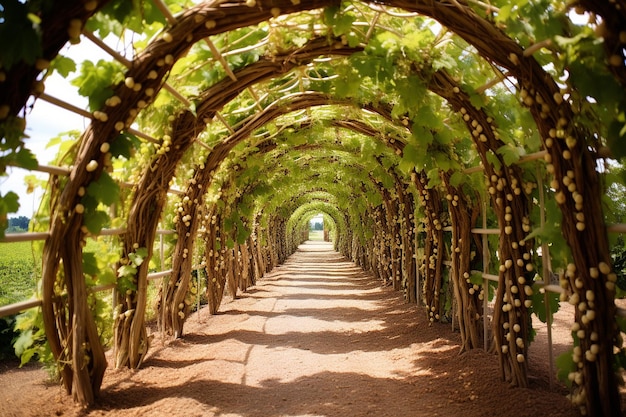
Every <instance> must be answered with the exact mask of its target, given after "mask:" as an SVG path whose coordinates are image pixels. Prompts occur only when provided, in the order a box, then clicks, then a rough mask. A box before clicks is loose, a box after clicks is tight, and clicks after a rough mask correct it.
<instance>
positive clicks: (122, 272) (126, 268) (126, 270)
mask: <svg viewBox="0 0 626 417" xmlns="http://www.w3.org/2000/svg"><path fill="white" fill-rule="evenodd" d="M136 273H137V268H135V267H134V266H133V265H122V266H120V267H119V268H118V269H117V274H118V275H119V276H120V277H131V276H133V277H134V276H135V274H136Z"/></svg>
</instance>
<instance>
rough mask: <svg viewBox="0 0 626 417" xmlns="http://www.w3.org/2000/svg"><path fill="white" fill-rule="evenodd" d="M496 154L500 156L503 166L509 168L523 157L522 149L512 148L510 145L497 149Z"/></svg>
mask: <svg viewBox="0 0 626 417" xmlns="http://www.w3.org/2000/svg"><path fill="white" fill-rule="evenodd" d="M497 152H498V153H499V154H500V155H502V160H503V161H504V164H505V165H507V166H509V165H512V164H513V163H515V162H517V161H519V159H520V157H521V156H523V155H524V153H525V152H524V148H521V147H514V146H510V145H504V146H501V147H500V148H498V150H497Z"/></svg>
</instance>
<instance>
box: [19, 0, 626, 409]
mask: <svg viewBox="0 0 626 417" xmlns="http://www.w3.org/2000/svg"><path fill="white" fill-rule="evenodd" d="M275 3H276V5H277V7H278V3H280V2H275ZM303 3H304V2H303ZM393 5H396V6H399V7H403V8H406V9H407V10H413V11H417V12H420V13H424V14H426V15H430V16H433V17H436V18H437V19H438V20H440V21H441V22H442V23H443V24H444V25H445V26H447V27H448V28H451V29H452V30H453V31H455V32H456V33H458V34H459V35H460V36H462V37H464V38H465V39H466V40H468V41H469V42H470V43H471V44H472V45H474V46H475V47H476V48H477V49H478V50H479V51H480V52H481V53H482V54H483V56H484V57H486V58H488V59H490V60H493V61H494V62H496V63H497V64H499V65H501V66H502V67H505V68H507V69H508V71H509V74H512V75H517V78H518V80H520V84H521V85H522V86H523V87H524V89H525V91H529V92H531V95H534V96H536V95H537V93H538V94H539V97H542V99H541V100H542V101H543V102H544V103H546V102H547V103H548V107H549V109H548V110H551V111H550V112H545V111H543V109H540V108H539V106H535V107H533V108H532V109H531V111H532V112H533V116H535V119H536V120H537V121H538V126H539V127H540V131H541V133H542V138H544V144H545V146H546V147H547V148H549V152H550V157H549V159H550V161H549V162H552V166H553V167H554V173H555V181H556V184H561V183H563V182H564V179H565V177H566V176H567V177H568V178H569V176H568V175H567V174H568V173H569V172H572V173H573V175H574V183H575V184H577V185H578V187H577V189H576V190H575V191H574V192H570V191H569V190H568V192H564V193H563V194H557V195H558V196H559V197H557V198H558V200H559V202H560V204H561V205H562V208H563V211H564V214H565V217H564V221H563V228H564V234H565V235H566V238H567V239H568V242H569V243H570V246H571V247H572V248H573V253H574V259H575V262H576V269H575V270H576V271H578V272H577V273H576V274H574V272H573V271H574V269H573V268H570V269H569V272H570V278H571V281H572V285H571V287H572V288H573V289H574V291H575V293H576V294H577V295H578V297H579V298H580V297H583V296H584V297H586V294H587V293H586V291H588V290H590V291H592V292H593V293H594V294H599V295H595V296H594V297H599V298H598V299H597V300H598V301H597V302H598V304H599V303H600V301H602V303H603V304H605V305H607V306H609V308H608V312H607V317H608V318H609V320H608V321H609V322H611V320H612V317H613V315H614V311H613V310H614V308H611V307H610V306H612V298H611V295H612V292H611V290H610V288H608V291H607V290H605V287H607V286H608V287H610V285H608V283H612V282H613V280H612V277H614V276H613V275H612V274H611V272H610V271H607V270H606V267H605V265H608V264H609V263H610V262H609V258H608V255H607V254H608V249H607V244H606V241H607V239H606V232H605V228H604V226H603V224H602V219H601V216H600V214H601V209H600V207H599V198H598V193H599V190H600V187H599V182H598V180H597V179H598V174H597V172H596V171H595V162H594V160H593V155H592V154H591V153H590V152H589V150H588V149H587V148H586V147H585V145H584V142H585V141H584V140H583V139H584V138H585V137H591V136H590V135H587V134H586V132H585V131H584V127H580V126H578V127H573V128H571V129H570V126H565V125H564V126H559V125H560V124H562V122H561V118H563V120H565V122H567V120H571V116H572V114H571V112H570V110H568V105H567V104H565V103H558V101H559V100H557V99H556V98H554V97H558V96H556V93H557V92H558V91H557V90H558V89H557V86H556V84H555V83H554V82H553V81H552V78H549V77H547V76H545V73H544V72H543V71H542V70H541V68H540V67H539V65H538V64H537V63H536V62H535V61H534V60H533V59H532V58H531V56H530V55H529V54H524V52H523V51H522V50H521V48H520V47H519V46H518V44H517V43H515V42H513V41H512V40H510V39H508V38H507V37H506V36H505V35H504V34H503V33H501V32H499V31H497V30H496V29H495V27H494V26H493V25H492V24H491V23H490V22H488V21H486V20H483V19H480V18H479V17H478V16H477V15H476V14H475V13H473V12H472V11H471V10H470V9H469V8H468V6H465V5H458V7H456V8H451V7H448V5H445V6H444V5H442V4H439V3H429V4H426V2H424V3H420V4H417V5H415V4H404V3H402V2H399V3H398V2H393ZM287 6H288V4H287ZM303 6H304V7H308V5H303ZM444 7H445V8H444ZM287 9H289V7H287V8H285V9H282V8H281V11H289V10H287ZM295 9H296V8H292V9H290V10H295ZM297 9H299V8H297ZM242 10H243V8H242ZM262 14H263V17H260V18H267V17H269V13H268V12H267V10H266V11H265V12H263V13H262ZM605 15H606V13H605ZM616 15H617V16H618V17H619V16H620V14H619V13H618V14H616ZM184 18H185V19H187V18H188V15H185V16H184ZM181 20H184V19H181ZM611 21H612V22H614V21H615V20H613V19H611ZM186 23H191V20H190V19H189V20H186ZM196 23H202V22H201V21H200V22H196ZM220 23H221V22H220ZM476 27H479V28H480V29H481V30H479V31H477V32H472V33H469V29H468V28H476ZM611 27H615V25H614V24H613V25H611ZM477 34H479V35H477ZM486 34H488V35H487V36H486ZM486 39H489V42H487V41H486ZM158 43H159V42H157V44H158ZM161 46H163V45H161ZM166 56H167V55H166ZM172 56H173V58H176V57H177V56H178V55H172ZM166 70H167V68H164V69H163V70H162V71H161V70H159V71H157V75H158V76H159V75H161V76H162V75H163V74H164V73H165V71H166ZM138 79H139V78H138ZM159 80H160V78H159ZM539 84H541V85H539ZM155 85H156V82H155ZM11 110H14V111H17V110H15V109H13V108H12V109H11ZM96 125H98V123H96ZM558 127H561V128H563V127H568V129H570V130H569V131H568V129H557V128H558ZM552 129H555V130H554V135H555V136H557V137H556V138H552V137H551V132H552ZM559 130H563V133H571V135H568V136H566V137H565V138H568V139H569V138H573V140H572V139H570V140H568V141H558V140H553V139H561V138H559V137H558V136H561V135H557V133H558V131H559ZM104 136H106V135H103V137H104ZM551 139H552V140H551ZM87 142H88V141H85V142H83V143H87ZM563 142H566V143H565V145H564V143H563ZM102 143H104V142H103V140H102V141H101V140H97V141H95V143H92V144H89V149H83V151H85V152H83V151H81V152H80V154H79V157H78V158H77V162H78V165H77V168H76V170H75V171H74V172H75V173H80V172H82V171H81V170H82V169H85V168H86V166H87V164H88V163H90V162H91V161H92V160H96V161H98V158H93V156H97V155H99V154H98V152H97V150H98V148H99V146H98V145H101V144H102ZM570 144H571V145H572V146H570ZM565 147H568V148H569V147H571V149H565ZM565 151H567V152H569V153H567V155H569V157H568V158H565ZM562 158H563V159H562ZM581 160H582V161H583V162H584V163H583V164H581V165H574V164H573V162H572V161H581ZM557 161H558V162H559V163H557ZM100 165H102V164H100ZM88 172H92V171H88ZM97 174H98V172H94V173H93V174H91V175H89V176H88V178H86V181H85V182H81V181H77V180H76V181H74V180H72V181H70V185H71V187H69V191H67V194H65V193H64V194H63V196H66V195H67V196H70V197H67V198H66V197H63V196H62V197H61V200H60V201H61V205H60V207H62V209H60V210H59V212H68V211H71V208H72V207H76V208H77V209H78V204H80V203H77V199H76V198H75V197H74V196H75V195H79V193H80V186H81V185H86V184H88V183H89V182H90V181H91V179H93V178H96V176H97ZM74 179H76V175H74ZM496 180H500V178H498V175H496ZM584 181H587V182H584ZM507 182H508V181H507ZM583 182H584V183H585V187H581V186H580V185H581V184H583ZM163 186H164V187H166V186H167V184H163ZM496 189H497V187H496ZM66 190H67V188H66ZM560 196H562V197H560ZM496 198H497V197H496ZM581 199H582V201H584V202H585V204H584V205H583V204H582V203H580V200H581ZM68 201H69V202H70V204H66V203H67V202H68ZM561 201H562V203H561ZM587 202H591V204H589V205H587V204H586V203H587ZM74 203H75V204H74ZM577 205H581V207H580V209H579V208H578V207H577ZM76 211H80V210H76ZM78 214H80V213H78ZM581 218H583V219H584V221H581V220H579V219H581ZM69 219H70V222H69V223H68V224H70V225H80V216H77V215H75V214H70V216H69ZM76 219H77V220H76ZM505 221H506V220H505ZM581 229H582V230H581ZM522 230H523V227H522ZM51 231H52V233H53V236H55V235H56V236H59V235H63V236H64V237H66V238H67V239H71V241H76V242H79V241H80V239H81V237H82V236H81V232H79V228H78V227H71V226H69V227H68V228H67V229H66V230H63V227H62V226H58V228H55V227H54V225H53V228H52V229H51ZM66 232H67V233H66ZM146 237H147V239H145V242H151V240H150V239H149V238H150V237H153V236H150V235H148V236H146ZM143 241H144V240H142V242H143ZM585 241H594V242H599V245H596V246H595V247H594V248H592V252H591V253H589V252H583V251H582V250H583V248H582V243H581V242H585ZM135 243H137V244H139V242H138V241H137V242H132V246H133V249H134V244H135ZM127 245H128V248H127V251H126V253H130V252H132V251H131V250H130V245H131V243H127ZM73 249H75V250H76V251H78V253H79V252H80V248H79V247H78V246H77V247H75V248H73ZM47 253H48V254H49V256H47V258H48V257H49V258H50V259H53V258H55V259H58V257H59V256H60V257H61V258H63V259H65V260H66V261H70V259H72V258H75V256H74V254H75V253H76V252H74V251H72V254H70V253H63V254H61V255H58V251H55V247H54V246H52V247H50V246H49V249H48V252H47ZM518 259H519V258H518ZM522 259H523V258H522ZM66 263H69V262H66ZM78 269H79V268H77V269H76V270H72V271H70V270H69V269H68V270H67V271H66V274H68V275H70V273H71V275H72V276H73V277H75V276H78V277H82V275H81V273H80V272H81V271H79V270H78ZM596 269H599V270H600V271H602V275H601V278H602V279H600V280H597V279H595V273H593V272H590V271H594V270H596ZM55 273H56V272H55V271H53V274H55ZM579 274H580V275H579ZM577 279H580V280H581V282H582V284H583V285H582V287H581V288H579V286H578V285H576V283H577V282H578V281H577ZM50 281H52V282H54V280H50V279H49V280H48V282H50ZM74 285H76V287H74ZM70 286H71V287H72V294H74V302H76V303H80V302H82V301H84V296H83V293H84V291H83V289H82V287H81V284H80V283H78V282H76V283H72V284H70ZM48 288H49V287H48ZM578 290H580V291H578ZM48 295H50V292H49V291H48ZM587 301H590V300H587ZM605 302H606V303H605ZM47 311H48V312H50V310H49V309H48V310H47ZM75 313H76V315H77V317H78V318H77V321H81V317H82V319H83V320H82V322H81V323H88V318H86V317H85V312H84V310H82V309H81V308H80V307H79V308H78V309H77V310H76V311H75ZM589 316H590V315H589ZM583 317H587V319H586V320H583ZM47 318H48V321H50V320H51V317H50V316H49V314H48V316H47ZM72 319H73V318H72ZM577 319H578V321H579V322H581V323H582V324H584V325H585V326H586V328H587V329H588V330H589V332H587V333H588V334H590V335H591V334H595V335H596V337H594V339H597V340H594V339H589V340H587V339H584V340H582V341H581V348H582V349H583V351H589V350H590V349H591V346H593V344H596V345H600V346H604V347H606V346H612V345H613V344H614V342H615V340H614V339H615V334H616V329H614V328H612V327H611V325H609V326H604V325H603V324H598V322H606V321H605V320H591V324H589V317H588V315H587V314H586V313H585V314H582V313H581V314H578V315H577ZM80 326H82V324H81V325H80ZM80 326H79V327H80ZM137 327H139V326H134V328H135V329H137ZM89 328H90V326H89V324H87V332H86V334H88V335H89V334H90V333H89ZM79 330H80V329H79ZM137 332H138V333H139V334H140V332H141V331H140V330H136V333H137ZM92 336H93V334H91V335H89V336H87V337H88V338H91V337H92ZM590 337H591V336H590ZM84 340H85V334H82V335H80V336H78V339H75V340H74V342H75V343H74V345H75V346H82V345H81V344H80V343H79V342H81V341H84ZM593 342H597V343H593ZM59 348H60V346H59V345H58V344H57V345H56V350H57V353H59V352H58V350H59ZM53 350H54V347H53ZM91 354H92V355H94V357H93V358H92V363H91V368H90V370H89V372H90V373H91V375H92V376H93V377H95V380H96V381H97V380H98V374H99V373H100V370H99V369H101V361H100V359H101V358H100V357H99V355H98V354H97V352H92V353H91ZM76 355H77V354H74V356H76ZM610 356H611V352H610V349H606V350H605V351H602V354H601V355H600V357H601V359H602V360H596V361H587V362H585V363H584V375H586V377H585V379H584V385H585V390H586V395H587V404H588V406H589V407H590V408H591V409H592V410H595V409H596V408H597V409H600V407H604V410H605V412H606V413H607V415H608V413H609V412H610V411H611V408H610V405H609V406H607V405H603V406H600V405H599V404H600V403H601V399H600V398H599V394H597V393H598V392H604V393H610V395H609V398H610V400H609V401H606V402H605V403H604V404H615V399H616V390H615V389H613V388H611V387H610V386H608V387H607V385H611V384H612V382H611V381H613V380H612V379H611V377H610V375H611V371H610V366H609V365H610ZM93 359H96V360H93ZM596 359H599V358H596ZM99 361H100V363H99ZM592 362H593V363H592ZM79 364H80V362H79V363H76V364H74V366H77V365H79ZM80 369H86V368H85V367H80ZM85 372H86V371H83V373H82V374H80V375H76V377H77V380H78V381H82V382H84V381H85V379H86V374H85ZM64 376H65V377H66V378H67V379H65V378H64V381H65V382H66V384H67V383H68V381H71V377H70V375H69V374H66V375H64ZM613 382H614V381H613ZM69 383H70V384H71V382H69ZM81 384H82V383H81V382H79V383H78V386H81ZM94 385H95V386H97V385H98V384H94ZM95 391H96V392H97V387H95ZM592 392H594V393H596V394H594V395H592V394H591V393H592ZM78 397H79V400H81V401H86V402H90V398H91V396H90V395H89V394H86V395H78ZM607 407H609V408H607ZM607 410H608V411H607Z"/></svg>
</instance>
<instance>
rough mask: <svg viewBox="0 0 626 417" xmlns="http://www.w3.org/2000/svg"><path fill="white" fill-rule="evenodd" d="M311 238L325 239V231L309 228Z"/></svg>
mask: <svg viewBox="0 0 626 417" xmlns="http://www.w3.org/2000/svg"><path fill="white" fill-rule="evenodd" d="M309 240H324V231H323V230H309Z"/></svg>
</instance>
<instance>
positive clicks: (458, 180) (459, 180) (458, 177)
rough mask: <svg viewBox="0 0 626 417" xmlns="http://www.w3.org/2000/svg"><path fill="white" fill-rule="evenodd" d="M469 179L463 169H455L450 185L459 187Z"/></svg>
mask: <svg viewBox="0 0 626 417" xmlns="http://www.w3.org/2000/svg"><path fill="white" fill-rule="evenodd" d="M466 179H467V177H466V175H465V174H463V173H462V172H461V171H454V173H453V174H452V175H451V176H450V185H451V186H453V187H455V188H457V187H458V186H460V185H461V184H463V183H464V182H465V180H466Z"/></svg>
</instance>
